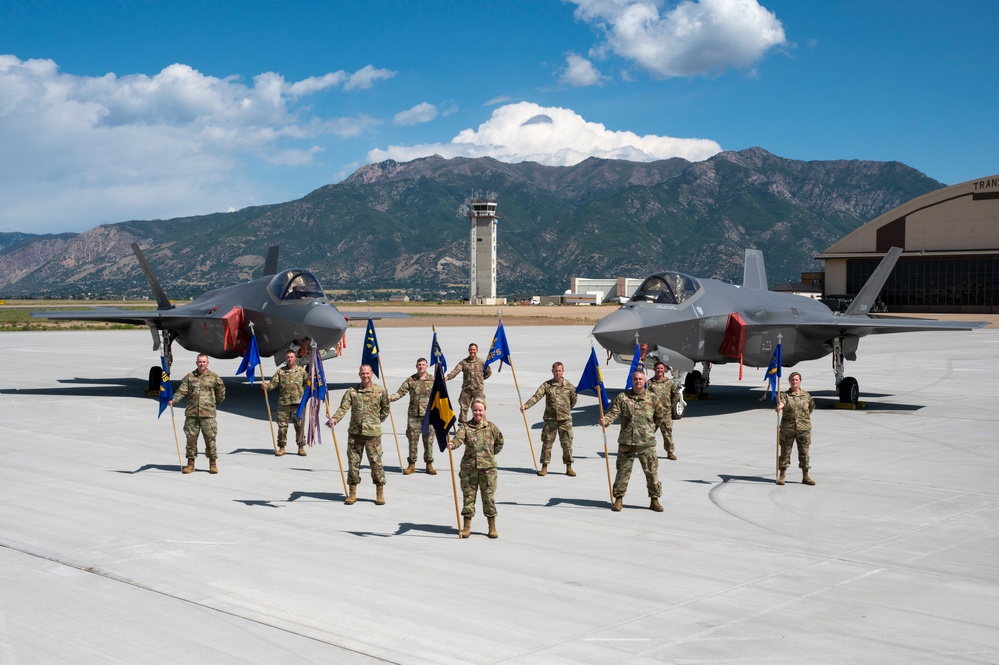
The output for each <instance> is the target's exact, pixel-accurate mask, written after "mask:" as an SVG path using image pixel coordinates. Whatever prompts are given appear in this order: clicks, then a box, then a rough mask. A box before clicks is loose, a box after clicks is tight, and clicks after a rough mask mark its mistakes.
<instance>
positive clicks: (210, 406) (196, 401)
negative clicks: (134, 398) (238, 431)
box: [167, 353, 225, 473]
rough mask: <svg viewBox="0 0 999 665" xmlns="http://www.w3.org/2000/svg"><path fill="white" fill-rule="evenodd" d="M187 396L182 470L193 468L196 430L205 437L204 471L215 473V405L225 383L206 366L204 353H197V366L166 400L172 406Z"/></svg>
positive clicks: (187, 470) (216, 457)
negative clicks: (185, 439)
mask: <svg viewBox="0 0 999 665" xmlns="http://www.w3.org/2000/svg"><path fill="white" fill-rule="evenodd" d="M185 397H187V407H186V408H185V409H184V434H186V435H187V466H185V467H184V473H191V472H192V471H194V458H195V457H197V456H198V433H199V432H200V433H201V435H202V436H203V437H204V439H205V456H206V457H207V458H208V473H218V472H219V470H218V466H217V464H216V460H217V459H218V450H217V449H216V446H215V437H217V436H218V431H219V428H218V424H217V423H216V421H215V413H216V411H215V407H216V405H218V404H221V403H222V401H223V400H225V384H224V383H222V379H221V378H220V377H219V375H218V374H216V373H215V372H213V371H211V370H210V369H208V356H207V355H205V354H204V353H201V354H198V359H197V369H195V370H194V371H193V372H191V373H190V374H188V375H187V376H185V377H184V379H183V380H182V381H181V382H180V386H178V387H177V390H176V392H174V394H173V399H170V400H168V401H167V405H168V406H173V403H174V401H176V400H178V399H184V398H185Z"/></svg>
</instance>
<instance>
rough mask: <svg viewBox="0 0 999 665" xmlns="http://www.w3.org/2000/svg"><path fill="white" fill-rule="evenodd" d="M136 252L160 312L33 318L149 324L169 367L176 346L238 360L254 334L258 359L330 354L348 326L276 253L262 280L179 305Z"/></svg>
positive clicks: (304, 273) (307, 275) (316, 287)
mask: <svg viewBox="0 0 999 665" xmlns="http://www.w3.org/2000/svg"><path fill="white" fill-rule="evenodd" d="M132 251H134V252H135V256H136V258H137V259H138V261H139V266H140V267H141V268H142V272H143V273H145V275H146V279H147V280H148V281H149V286H150V287H151V288H152V290H153V294H154V295H155V296H156V305H157V307H156V309H155V310H125V309H114V308H94V309H92V310H90V311H86V312H79V311H74V312H66V311H63V312H59V311H53V312H36V313H34V314H32V316H33V317H36V318H46V319H66V320H73V321H108V322H112V323H131V324H135V325H146V326H148V327H149V331H150V332H151V333H152V336H153V350H154V351H155V350H159V349H160V348H161V344H162V347H163V355H164V356H165V357H166V358H167V362H168V364H169V363H170V362H171V361H172V354H171V352H170V345H171V344H172V343H173V342H175V341H176V342H177V343H178V344H180V345H181V346H183V347H184V348H185V349H188V350H190V351H196V352H198V353H205V354H207V355H209V356H211V357H213V358H236V357H238V356H241V355H243V353H244V351H246V349H247V346H248V345H249V343H250V336H251V335H256V338H257V347H258V350H259V352H260V355H261V356H262V357H268V356H274V358H275V362H276V363H277V362H281V361H283V360H284V354H285V352H287V351H288V350H289V349H293V348H297V345H299V344H301V343H302V341H303V340H305V339H306V338H308V339H309V340H311V341H312V342H314V343H315V344H316V345H317V346H318V348H319V349H320V350H326V349H332V348H334V347H335V346H336V344H337V342H339V341H340V339H341V338H342V337H343V333H344V330H346V328H347V319H346V318H345V317H344V315H343V314H341V313H340V311H339V310H337V308H336V307H334V306H333V305H332V304H331V303H330V302H329V300H327V298H326V294H325V293H324V292H323V288H322V286H320V284H319V280H318V279H316V276H315V275H313V274H312V273H311V272H309V271H308V270H303V269H299V268H291V269H286V270H281V271H279V270H278V269H277V262H278V248H277V247H271V248H270V250H269V251H268V253H267V259H266V261H265V263H264V274H263V277H260V278H258V279H254V280H251V281H249V282H246V283H244V284H237V285H235V286H226V287H223V288H220V289H215V290H213V291H208V292H207V293H205V294H203V295H201V296H199V297H198V298H196V299H195V300H193V301H192V302H190V303H188V304H186V305H180V306H175V305H174V304H173V303H171V302H170V299H169V298H167V295H166V293H165V292H164V291H163V288H162V287H161V286H160V284H159V282H158V281H157V279H156V277H155V275H153V272H152V270H151V269H150V268H149V264H148V263H147V262H146V258H145V256H143V254H142V250H140V249H139V245H138V244H137V243H132ZM382 316H386V315H385V314H382ZM396 316H398V315H396ZM371 318H379V317H371ZM159 371H160V368H158V367H154V368H153V369H152V370H151V372H150V376H151V377H152V376H153V374H156V375H157V376H158V374H159Z"/></svg>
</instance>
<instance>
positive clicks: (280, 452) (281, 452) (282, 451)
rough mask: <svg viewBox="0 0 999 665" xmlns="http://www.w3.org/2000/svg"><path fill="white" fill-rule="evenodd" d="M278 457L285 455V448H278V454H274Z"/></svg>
mask: <svg viewBox="0 0 999 665" xmlns="http://www.w3.org/2000/svg"><path fill="white" fill-rule="evenodd" d="M274 454H275V455H276V456H277V457H281V456H282V455H284V446H278V449H277V452H276V453H274Z"/></svg>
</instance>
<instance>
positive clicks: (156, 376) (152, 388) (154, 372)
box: [149, 365, 163, 393]
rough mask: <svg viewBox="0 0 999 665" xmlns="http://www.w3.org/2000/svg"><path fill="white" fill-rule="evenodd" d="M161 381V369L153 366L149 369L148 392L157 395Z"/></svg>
mask: <svg viewBox="0 0 999 665" xmlns="http://www.w3.org/2000/svg"><path fill="white" fill-rule="evenodd" d="M162 380H163V368H162V367H160V366H159V365H154V366H153V367H150V368H149V392H150V393H158V392H159V391H160V381H162Z"/></svg>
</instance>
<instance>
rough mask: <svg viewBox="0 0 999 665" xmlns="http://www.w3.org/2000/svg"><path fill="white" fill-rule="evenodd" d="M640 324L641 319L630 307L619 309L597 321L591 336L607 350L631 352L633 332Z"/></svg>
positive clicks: (633, 338) (633, 341) (633, 340)
mask: <svg viewBox="0 0 999 665" xmlns="http://www.w3.org/2000/svg"><path fill="white" fill-rule="evenodd" d="M641 326H642V319H641V317H639V316H638V314H637V313H635V312H634V311H633V310H630V309H623V308H622V309H619V310H617V311H616V312H611V313H610V314H608V315H607V316H605V317H604V318H602V319H600V320H599V321H597V324H596V325H595V326H593V336H594V337H596V338H597V341H598V342H600V344H601V345H602V346H603V347H604V348H605V349H607V350H609V351H612V352H614V353H631V352H632V351H634V350H635V333H636V332H637V331H638V329H639V328H641Z"/></svg>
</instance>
